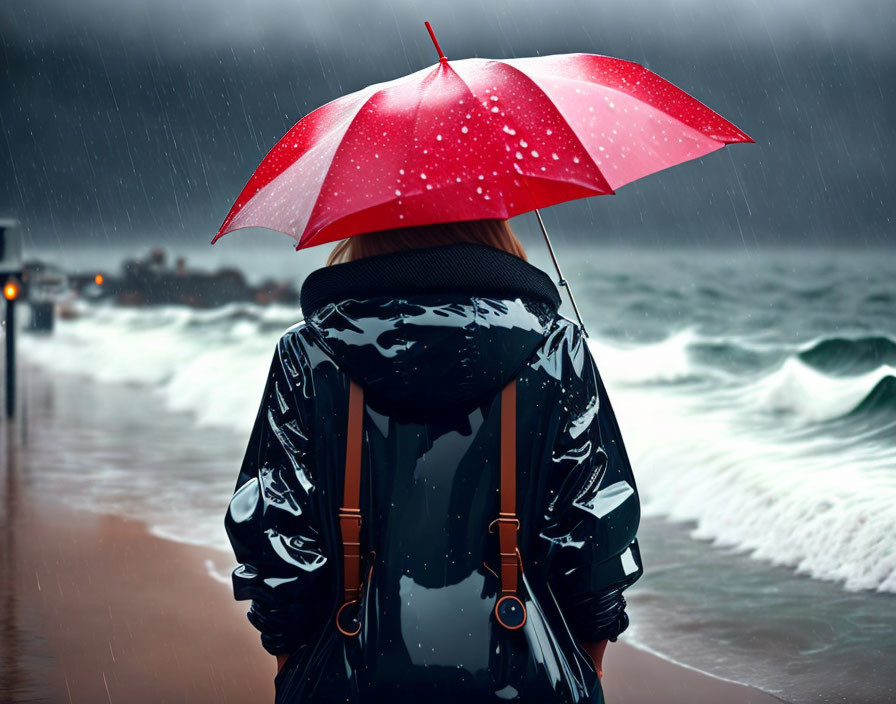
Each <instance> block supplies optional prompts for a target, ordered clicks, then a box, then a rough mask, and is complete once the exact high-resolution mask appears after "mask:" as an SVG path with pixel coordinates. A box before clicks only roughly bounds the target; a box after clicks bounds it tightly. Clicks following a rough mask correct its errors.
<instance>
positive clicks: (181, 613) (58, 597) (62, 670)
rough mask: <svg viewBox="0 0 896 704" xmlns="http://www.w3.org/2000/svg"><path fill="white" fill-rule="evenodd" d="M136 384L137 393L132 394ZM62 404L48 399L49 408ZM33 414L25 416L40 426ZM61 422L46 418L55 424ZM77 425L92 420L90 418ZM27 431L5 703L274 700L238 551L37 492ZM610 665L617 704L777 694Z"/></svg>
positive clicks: (6, 628) (9, 477) (1, 685)
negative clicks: (164, 534)
mask: <svg viewBox="0 0 896 704" xmlns="http://www.w3.org/2000/svg"><path fill="white" fill-rule="evenodd" d="M31 379H32V381H31V383H32V385H34V386H35V387H36V388H37V389H38V390H39V391H40V393H41V394H44V395H47V394H49V395H50V396H52V395H53V393H54V388H55V389H56V390H57V391H58V390H60V389H59V385H63V386H68V385H71V384H84V383H86V382H84V381H82V380H74V379H73V378H67V377H65V378H60V377H46V376H43V375H38V376H36V377H35V376H34V375H32V377H31ZM31 391H34V388H32V389H31ZM65 391H66V393H72V391H73V389H72V388H71V387H70V386H68V388H67V389H66V390H65ZM134 393H138V394H139V393H141V392H139V391H136V392H135V390H133V389H129V390H128V394H129V395H131V394H134ZM104 395H105V394H104ZM108 395H109V396H114V395H115V393H113V392H112V390H111V389H110V390H108ZM64 407H65V404H61V405H59V406H56V405H55V404H52V403H50V404H44V405H43V406H42V410H41V411H40V413H51V414H52V413H54V412H58V410H59V409H60V408H64ZM89 407H90V406H89V405H88V406H86V408H89ZM34 408H35V406H34V405H32V409H34ZM54 409H56V410H55V411H54ZM31 415H32V417H31V418H30V419H29V424H35V423H38V424H40V423H41V421H42V419H41V418H40V416H39V415H37V416H35V414H34V412H33V411H32V414H31ZM43 420H45V421H46V420H49V419H43ZM148 420H149V419H148ZM62 421H64V419H60V418H55V419H54V423H52V424H50V425H54V426H55V427H56V428H57V432H58V429H59V428H60V427H64V426H65V423H64V422H62ZM150 422H151V421H150ZM77 425H78V426H79V427H83V426H85V425H90V414H89V413H88V414H86V415H81V416H80V417H79V418H78V420H77ZM42 427H44V428H46V427H47V423H43V424H42ZM24 430H25V429H24V428H22V427H19V426H16V425H10V424H5V425H0V444H2V450H0V460H2V462H3V477H2V484H0V496H2V509H0V510H2V515H3V518H4V523H5V527H6V530H5V531H4V533H5V534H4V537H3V540H2V541H0V564H2V566H3V567H2V577H0V597H2V602H0V603H2V606H0V614H2V617H0V653H2V656H0V701H3V702H10V703H19V702H32V703H34V702H53V703H56V702H60V703H72V704H80V703H82V702H83V703H86V704H95V703H102V702H109V703H110V704H113V703H114V704H118V703H119V702H126V703H133V704H142V703H143V702H146V703H149V702H153V703H154V704H156V703H160V702H184V703H190V704H204V703H205V702H209V703H211V702H216V703H234V704H236V703H247V704H248V703H249V702H252V703H260V702H271V701H273V677H274V671H275V662H274V659H273V658H272V657H271V656H270V655H268V654H267V653H266V652H265V651H264V650H263V649H262V648H261V645H260V642H259V638H258V633H257V632H256V631H255V630H254V628H252V626H251V625H250V624H249V622H248V621H247V620H246V617H245V612H246V607H247V604H246V603H245V602H236V601H234V600H233V598H232V594H231V591H230V586H229V584H225V583H221V582H220V581H217V580H215V579H213V578H212V577H211V576H210V575H209V573H208V570H207V567H206V564H207V561H209V560H211V561H212V563H213V564H214V566H215V567H216V568H217V569H218V570H219V571H220V572H224V573H227V572H228V571H229V569H230V568H231V567H232V562H233V561H232V556H229V555H225V554H223V553H222V552H220V551H218V550H214V549H211V548H204V547H198V546H193V545H186V544H183V543H178V542H174V541H170V540H166V539H163V538H159V537H156V536H155V535H152V534H151V533H150V532H149V531H148V529H147V526H146V525H145V524H143V523H141V522H139V521H135V520H128V519H124V518H121V517H118V516H114V515H100V514H96V513H92V512H89V511H86V510H81V509H77V510H76V509H73V508H72V507H70V506H68V505H66V503H65V497H64V496H62V495H54V492H51V491H50V492H48V491H46V489H45V488H44V489H43V490H42V491H41V493H40V494H38V493H37V492H36V491H35V490H34V486H35V485H40V486H43V487H45V484H41V483H40V482H36V481H35V479H36V477H37V476H38V475H40V474H41V473H42V472H43V471H46V467H42V466H41V465H42V463H45V462H46V461H47V456H46V455H45V454H43V453H41V452H39V451H35V447H36V443H37V442H39V441H41V440H44V441H45V440H46V438H45V437H43V438H42V437H41V435H40V434H36V435H35V434H33V433H30V434H29V436H30V441H29V443H28V444H27V445H23V443H22V439H23V438H24V437H25V434H24ZM93 431H94V432H95V433H96V435H94V436H93V439H94V441H95V442H102V432H103V428H102V427H96V428H93ZM237 461H238V458H235V460H234V467H236V462H237ZM188 466H189V465H188V463H185V465H184V471H188ZM140 469H141V468H140V467H139V466H134V467H133V470H134V471H135V472H139V471H140ZM229 470H233V471H235V469H233V468H229ZM226 498H227V497H224V498H223V501H224V503H226ZM222 520H223V516H222ZM623 639H624V636H623ZM604 670H605V676H604V680H603V683H604V691H605V695H606V699H607V701H608V702H610V704H614V703H616V704H642V703H643V704H653V703H656V702H664V703H668V704H674V703H679V702H680V703H681V704H685V703H687V704H700V703H701V702H706V703H707V704H710V703H712V704H716V703H720V702H725V703H731V704H748V703H749V704H763V703H769V704H772V703H773V702H777V701H778V700H777V699H775V698H773V697H771V696H769V695H766V694H763V693H761V692H759V691H757V690H755V689H752V688H749V687H744V686H741V685H737V684H732V683H729V682H725V681H722V680H717V679H715V678H712V677H708V676H706V675H703V674H701V673H699V672H696V671H693V670H690V669H688V668H684V667H680V666H677V665H675V664H672V663H669V662H667V661H665V660H662V659H660V658H658V657H655V656H653V655H651V654H649V653H645V652H643V651H639V650H636V649H634V648H632V647H630V646H628V645H626V644H625V643H624V642H622V641H620V642H619V643H616V644H611V645H610V647H609V648H608V651H607V655H606V658H605V663H604Z"/></svg>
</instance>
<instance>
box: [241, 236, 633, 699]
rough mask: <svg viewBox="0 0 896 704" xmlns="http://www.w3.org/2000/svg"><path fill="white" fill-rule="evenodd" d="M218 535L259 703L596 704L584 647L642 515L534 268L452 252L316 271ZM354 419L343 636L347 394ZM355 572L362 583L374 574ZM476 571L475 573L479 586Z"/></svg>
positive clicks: (614, 435) (553, 299) (622, 571)
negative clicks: (511, 585) (253, 653)
mask: <svg viewBox="0 0 896 704" xmlns="http://www.w3.org/2000/svg"><path fill="white" fill-rule="evenodd" d="M301 302H302V310H303V313H304V316H305V317H304V320H303V321H301V322H299V323H298V324H297V325H296V326H294V327H292V328H290V329H289V330H287V331H286V332H285V333H284V334H283V335H282V337H281V339H280V341H279V344H278V345H277V350H276V352H275V354H274V359H273V363H272V365H271V369H270V374H269V376H268V380H267V386H266V389H265V392H264V398H263V399H262V403H261V407H260V409H259V412H258V417H257V420H256V422H255V427H254V429H253V431H252V435H251V438H250V441H249V446H248V449H247V451H246V455H245V459H244V460H243V464H242V468H241V470H240V474H239V478H238V480H237V482H236V488H235V492H234V494H233V497H232V498H231V500H230V503H229V506H228V509H227V513H226V516H225V526H226V530H227V533H228V536H229V538H230V541H231V544H232V546H233V550H234V553H235V555H236V558H237V561H238V562H239V563H240V564H239V565H238V566H237V568H236V569H235V570H234V572H233V588H234V595H235V597H236V598H237V599H251V600H252V605H251V608H250V610H249V612H248V617H249V620H250V621H251V623H252V624H253V625H254V626H255V627H256V628H257V629H258V630H259V631H261V642H262V645H263V646H264V647H265V648H266V649H267V650H268V651H269V652H270V653H273V654H277V653H291V655H290V657H289V659H288V660H287V661H286V664H285V665H284V667H283V669H282V670H281V671H280V673H279V674H278V675H277V676H276V679H275V687H276V692H277V695H276V697H277V698H276V701H277V702H283V703H285V702H380V701H382V702H404V701H408V702H410V701H418V700H419V701H422V702H426V704H434V703H436V702H452V703H453V704H454V703H456V702H463V703H464V704H473V703H478V702H539V703H541V704H547V703H549V702H600V701H603V696H602V693H601V688H600V683H599V680H598V679H597V676H596V673H595V670H594V667H593V665H592V663H591V661H590V659H589V658H588V656H587V654H586V653H585V652H584V650H583V649H582V648H581V645H580V644H581V643H582V642H584V641H599V640H603V639H605V638H610V639H613V640H615V637H616V636H617V635H618V633H619V632H620V631H621V630H623V629H624V628H625V627H626V625H627V624H628V619H627V616H626V614H625V610H624V609H625V600H624V599H623V597H622V591H623V589H625V588H626V587H628V586H629V585H631V584H632V583H633V582H634V581H635V580H636V579H638V578H639V577H640V576H641V573H642V567H641V559H640V554H639V551H638V544H637V540H636V532H637V528H638V522H639V518H640V505H639V499H638V492H637V488H636V486H635V480H634V477H633V475H632V469H631V466H630V464H629V460H628V457H627V455H626V451H625V448H624V446H623V442H622V437H621V435H620V432H619V428H618V426H617V423H616V419H615V417H614V414H613V410H612V408H611V406H610V401H609V399H608V397H607V392H606V390H605V388H604V385H603V382H602V380H601V378H600V375H599V374H598V370H597V367H596V366H595V363H594V360H593V358H592V356H591V353H590V351H589V348H588V346H587V344H586V341H585V339H584V337H583V334H582V331H581V328H580V327H579V326H578V325H576V324H575V323H573V322H572V321H570V320H569V319H567V318H565V317H563V316H560V315H559V314H558V313H557V309H558V306H559V296H558V293H557V289H556V287H555V286H554V284H553V283H552V281H551V280H550V278H549V277H548V276H547V275H546V274H545V273H544V272H542V271H541V270H540V269H537V268H536V267H534V266H532V265H530V264H528V263H527V262H525V261H523V260H522V259H519V258H517V257H514V256H512V255H510V254H507V253H505V252H502V251H499V250H497V249H494V248H491V247H487V246H485V245H478V244H466V243H464V244H452V245H445V246H439V247H431V248H422V249H416V250H406V251H403V252H396V253H391V254H385V255H380V256H376V257H370V258H365V259H361V260H357V261H354V262H347V263H343V264H338V265H334V266H331V267H325V268H322V269H319V270H317V271H315V272H313V273H312V274H311V275H310V276H309V277H308V278H307V279H306V280H305V282H304V284H303V286H302V301H301ZM513 377H515V378H516V379H517V513H518V515H519V518H520V530H519V534H518V535H519V537H518V540H519V549H520V553H521V555H522V562H523V574H522V578H521V582H520V592H519V594H520V596H521V597H522V598H523V601H524V603H525V604H526V608H527V612H528V617H527V621H526V624H525V625H524V626H523V628H521V629H519V630H516V631H509V630H506V629H505V628H503V627H502V626H501V625H499V624H498V623H497V622H496V620H495V617H494V614H493V607H494V604H495V600H496V598H497V592H498V590H499V583H498V579H497V578H496V576H495V575H494V573H493V572H492V571H491V570H496V569H497V565H498V555H499V550H498V541H497V537H496V535H495V534H493V533H489V531H488V525H489V523H490V522H491V521H492V520H493V519H494V518H496V517H497V514H498V496H499V493H498V489H499V474H498V467H499V465H498V458H499V433H500V426H499V415H500V406H499V400H500V390H501V388H502V387H503V386H504V384H505V383H506V382H507V381H509V380H510V379H511V378H513ZM350 378H351V379H354V380H355V381H357V382H358V383H359V384H360V385H361V386H362V387H363V388H364V392H365V398H364V402H365V407H364V414H363V458H362V492H361V494H362V498H361V509H362V513H363V517H364V520H363V527H362V535H361V540H362V545H363V549H364V550H365V552H368V553H369V561H368V562H367V563H366V565H365V568H364V574H365V575H368V574H369V578H368V579H367V580H366V583H365V585H364V589H363V593H362V604H363V606H362V622H363V627H362V630H361V633H360V634H359V635H358V636H356V637H346V636H344V635H342V634H340V633H339V631H337V629H336V627H335V625H334V616H335V613H336V610H337V609H338V608H339V606H340V605H341V603H342V586H343V585H342V574H341V573H342V557H341V556H342V543H341V535H340V530H339V522H338V512H339V507H340V503H341V500H342V488H343V474H344V462H345V448H346V417H347V407H348V391H349V379H350ZM371 567H372V569H371ZM489 568H491V569H489Z"/></svg>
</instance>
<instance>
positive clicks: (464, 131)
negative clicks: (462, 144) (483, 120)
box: [460, 125, 470, 134]
mask: <svg viewBox="0 0 896 704" xmlns="http://www.w3.org/2000/svg"><path fill="white" fill-rule="evenodd" d="M460 131H461V132H463V133H464V134H466V133H467V132H469V131H470V130H469V129H468V128H467V126H466V125H464V126H463V127H461V128H460Z"/></svg>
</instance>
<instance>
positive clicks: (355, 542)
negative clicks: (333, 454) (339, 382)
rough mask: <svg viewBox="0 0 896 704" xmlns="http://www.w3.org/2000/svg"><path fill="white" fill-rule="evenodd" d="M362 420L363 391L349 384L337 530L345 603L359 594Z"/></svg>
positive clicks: (353, 383)
mask: <svg viewBox="0 0 896 704" xmlns="http://www.w3.org/2000/svg"><path fill="white" fill-rule="evenodd" d="M363 418H364V389H362V388H361V386H359V385H358V384H357V383H355V382H354V381H351V382H350V386H349V395H348V433H347V439H346V444H345V487H344V489H343V494H342V508H341V509H340V510H339V527H340V530H341V532H342V555H343V557H342V559H343V567H344V569H343V577H344V580H345V601H346V602H348V601H353V600H355V599H357V598H358V596H359V594H360V591H361V428H362V425H363Z"/></svg>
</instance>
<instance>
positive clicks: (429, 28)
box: [423, 22, 448, 63]
mask: <svg viewBox="0 0 896 704" xmlns="http://www.w3.org/2000/svg"><path fill="white" fill-rule="evenodd" d="M423 24H425V25H426V30H427V31H428V32H429V38H430V39H432V43H433V44H435V46H436V51H437V52H439V63H445V62H446V61H448V57H447V56H445V55H444V54H443V53H442V47H440V46H439V40H438V39H436V33H435V32H433V31H432V25H431V24H430V23H429V22H424V23H423Z"/></svg>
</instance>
